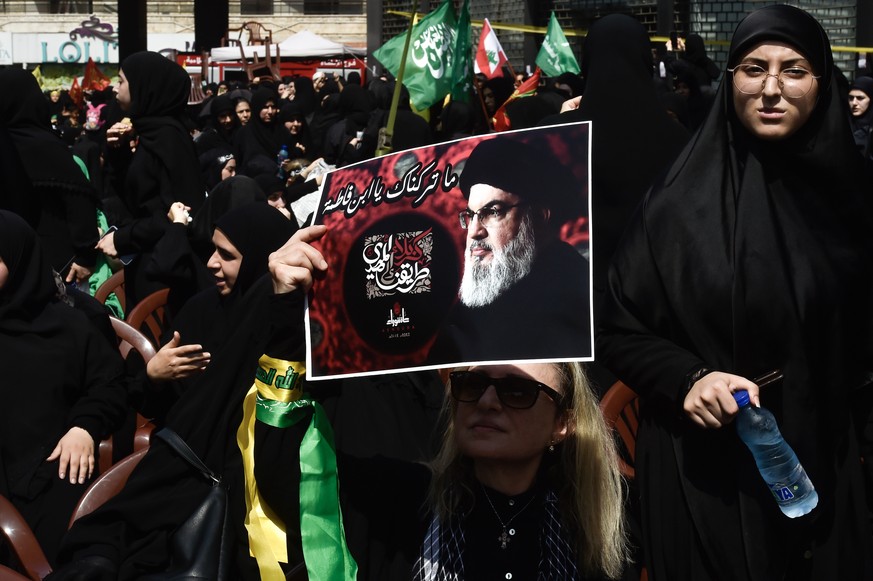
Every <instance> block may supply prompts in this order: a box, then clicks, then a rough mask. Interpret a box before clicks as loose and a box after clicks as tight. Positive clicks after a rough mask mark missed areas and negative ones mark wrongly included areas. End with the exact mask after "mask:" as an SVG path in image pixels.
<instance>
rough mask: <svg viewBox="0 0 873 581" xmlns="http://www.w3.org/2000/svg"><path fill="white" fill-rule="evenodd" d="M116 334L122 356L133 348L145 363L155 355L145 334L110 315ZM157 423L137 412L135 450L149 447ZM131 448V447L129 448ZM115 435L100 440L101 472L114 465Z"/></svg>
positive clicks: (99, 461) (134, 437)
mask: <svg viewBox="0 0 873 581" xmlns="http://www.w3.org/2000/svg"><path fill="white" fill-rule="evenodd" d="M109 321H110V322H111V323H112V328H113V329H114V330H115V335H116V336H117V337H118V351H119V352H120V353H121V357H122V358H124V359H127V356H128V355H129V354H130V352H131V351H132V350H135V351H137V352H138V353H139V354H140V355H141V356H142V359H143V361H144V362H145V363H148V362H149V360H150V359H151V358H152V357H154V356H155V347H154V345H152V344H151V342H150V341H149V340H148V339H146V337H145V335H143V334H142V333H140V332H139V331H137V330H136V329H134V328H133V327H131V326H130V325H128V324H127V323H125V322H124V321H121V320H119V319H116V318H115V317H109ZM154 431H155V425H154V424H153V423H151V422H150V421H149V420H147V419H146V418H144V417H142V416H141V415H139V414H136V427H135V431H134V434H133V450H134V451H137V450H141V449H143V448H146V447H148V445H149V441H150V439H151V435H152V432H154ZM128 449H129V448H128ZM112 456H113V436H110V437H108V438H106V439H104V440H102V441H101V442H100V455H99V460H98V464H99V468H100V473H101V474H105V473H106V471H108V470H109V468H110V467H111V466H112Z"/></svg>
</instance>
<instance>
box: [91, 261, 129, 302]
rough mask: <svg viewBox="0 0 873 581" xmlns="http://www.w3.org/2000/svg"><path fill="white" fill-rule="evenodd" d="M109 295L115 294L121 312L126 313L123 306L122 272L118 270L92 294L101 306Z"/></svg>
mask: <svg viewBox="0 0 873 581" xmlns="http://www.w3.org/2000/svg"><path fill="white" fill-rule="evenodd" d="M110 293H115V296H116V297H118V302H119V303H121V310H122V311H124V312H125V313H126V312H127V307H126V306H125V304H124V270H123V269H122V270H119V271H118V272H116V273H115V274H113V275H112V276H110V277H109V278H107V279H106V280H104V281H103V284H101V285H100V286H99V287H97V291H96V292H95V293H94V298H95V299H97V300H98V301H100V302H101V303H103V304H106V298H107V297H108V296H109V294H110Z"/></svg>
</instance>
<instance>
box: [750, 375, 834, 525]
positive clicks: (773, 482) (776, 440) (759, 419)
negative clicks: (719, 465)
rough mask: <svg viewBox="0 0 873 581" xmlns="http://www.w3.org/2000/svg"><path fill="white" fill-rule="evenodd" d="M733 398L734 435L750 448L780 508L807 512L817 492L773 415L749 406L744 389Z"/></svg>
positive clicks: (793, 514) (796, 514) (792, 513)
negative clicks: (735, 411) (735, 433)
mask: <svg viewBox="0 0 873 581" xmlns="http://www.w3.org/2000/svg"><path fill="white" fill-rule="evenodd" d="M734 399H735V400H736V402H737V404H738V405H739V406H740V412H739V414H737V418H736V425H737V434H739V436H740V438H741V439H742V440H743V442H745V444H746V446H748V448H749V450H751V451H752V456H754V457H755V463H756V464H757V465H758V470H759V471H760V472H761V477H762V478H763V479H764V482H766V483H767V486H769V487H770V492H771V493H773V498H775V499H776V503H777V504H778V505H779V508H780V509H782V512H783V513H785V514H786V515H787V516H789V517H791V518H797V517H799V516H803V515H805V514H807V513H808V512H810V511H811V510H812V509H814V508H815V507H816V505H817V504H818V493H817V492H816V491H815V488H814V487H813V485H812V481H811V480H810V479H809V476H807V475H806V471H805V470H804V469H803V466H801V465H800V461H799V460H798V459H797V454H795V453H794V450H792V449H791V446H789V445H788V443H787V442H786V441H785V439H784V438H783V437H782V434H781V433H779V426H777V425H776V418H774V417H773V414H772V413H770V412H769V411H767V410H765V409H764V408H757V407H755V406H753V405H751V403H750V401H749V392H747V391H745V390H743V391H737V392H736V393H734Z"/></svg>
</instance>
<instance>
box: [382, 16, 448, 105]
mask: <svg viewBox="0 0 873 581" xmlns="http://www.w3.org/2000/svg"><path fill="white" fill-rule="evenodd" d="M455 25H456V18H455V8H454V6H453V5H452V1H451V0H443V3H442V4H440V6H439V8H437V9H436V10H434V11H433V12H431V13H430V14H428V15H427V16H425V17H424V18H422V19H421V22H419V23H418V24H416V25H415V26H414V27H413V28H412V38H411V39H410V42H409V52H408V53H407V55H406V70H405V71H404V72H403V85H404V86H405V87H406V88H407V89H409V96H410V98H411V100H412V104H413V105H415V108H416V109H418V110H422V109H427V108H428V107H430V106H431V105H433V104H434V103H436V102H437V101H439V100H440V99H442V98H443V97H445V96H446V95H448V94H449V92H450V91H451V90H452V84H453V82H454V76H453V73H454V66H455V61H454V53H455V41H456V38H457V36H456V31H455ZM405 37H406V33H405V32H404V33H403V34H400V35H397V36H395V37H394V38H392V39H391V40H389V41H388V42H386V43H385V44H384V45H382V47H380V48H379V49H377V50H375V51H374V52H373V56H374V57H376V59H378V60H379V62H380V63H382V65H383V66H384V67H385V68H386V69H388V70H389V71H391V74H392V75H394V76H395V77H397V76H399V73H400V57H401V56H402V54H403V45H404V41H405Z"/></svg>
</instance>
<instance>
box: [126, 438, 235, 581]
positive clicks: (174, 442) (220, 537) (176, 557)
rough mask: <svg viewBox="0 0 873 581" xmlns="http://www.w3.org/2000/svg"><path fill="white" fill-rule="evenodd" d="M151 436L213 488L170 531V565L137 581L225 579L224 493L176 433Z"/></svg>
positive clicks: (228, 546) (228, 535)
mask: <svg viewBox="0 0 873 581" xmlns="http://www.w3.org/2000/svg"><path fill="white" fill-rule="evenodd" d="M153 436H155V437H158V438H160V439H162V440H163V441H164V442H166V443H167V445H168V446H170V448H172V449H173V450H175V451H176V453H177V454H179V456H181V457H182V458H183V459H185V461H187V462H188V463H189V464H191V466H193V467H194V468H195V469H196V470H197V471H198V472H200V473H201V474H203V476H204V477H205V478H207V479H209V480H210V481H211V482H212V483H213V486H212V488H211V489H210V490H209V492H208V493H207V495H206V498H204V499H203V502H202V503H201V504H200V506H198V507H197V509H196V510H195V511H194V512H193V513H192V514H191V516H189V517H188V519H187V520H186V521H185V522H184V523H182V525H181V526H180V527H179V528H178V529H176V530H175V531H174V532H173V535H172V537H171V542H170V554H171V558H170V565H169V567H168V568H167V570H166V571H165V572H162V573H156V574H151V575H147V576H144V577H141V578H140V579H141V581H182V580H185V579H209V580H210V581H226V580H227V579H229V572H230V559H231V551H232V534H233V533H232V531H231V528H230V523H229V522H228V510H227V490H226V489H225V488H224V486H223V485H222V483H221V479H220V478H219V477H217V476H216V475H215V474H214V473H213V472H212V471H211V470H210V469H209V467H208V466H207V465H206V464H204V463H203V461H202V460H201V459H200V458H199V457H198V456H197V454H195V453H194V451H193V450H192V449H191V448H189V447H188V444H186V443H185V440H183V439H182V438H181V437H180V436H179V434H177V433H176V432H174V431H173V430H171V429H170V428H162V429H160V430H158V431H157V432H155V433H154V434H153Z"/></svg>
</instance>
